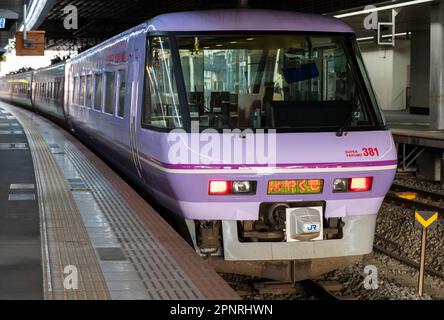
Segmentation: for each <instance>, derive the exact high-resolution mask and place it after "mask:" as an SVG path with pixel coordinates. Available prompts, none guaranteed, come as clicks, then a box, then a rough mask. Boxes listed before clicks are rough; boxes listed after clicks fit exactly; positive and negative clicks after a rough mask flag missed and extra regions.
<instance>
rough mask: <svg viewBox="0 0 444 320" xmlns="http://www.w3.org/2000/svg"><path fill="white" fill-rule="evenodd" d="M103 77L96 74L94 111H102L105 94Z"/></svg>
mask: <svg viewBox="0 0 444 320" xmlns="http://www.w3.org/2000/svg"><path fill="white" fill-rule="evenodd" d="M102 79H103V75H102V74H101V73H96V74H95V75H94V110H102V96H103V95H102V93H103V87H102V85H103V80H102Z"/></svg>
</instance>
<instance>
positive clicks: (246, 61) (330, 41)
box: [177, 34, 379, 131]
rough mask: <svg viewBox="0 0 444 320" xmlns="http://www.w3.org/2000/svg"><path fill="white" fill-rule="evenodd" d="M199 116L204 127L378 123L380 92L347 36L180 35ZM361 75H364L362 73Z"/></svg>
mask: <svg viewBox="0 0 444 320" xmlns="http://www.w3.org/2000/svg"><path fill="white" fill-rule="evenodd" d="M177 47H178V50H179V57H180V62H181V67H182V73H183V78H184V83H185V88H186V92H187V98H188V107H189V112H190V118H191V121H195V123H196V122H198V123H199V125H200V127H201V128H215V129H225V128H231V129H233V128H241V129H242V128H253V129H255V128H285V129H290V130H291V129H293V130H306V129H312V130H319V129H321V130H325V131H329V130H337V129H338V128H342V127H346V128H347V129H353V128H363V127H367V128H369V127H375V126H376V125H378V120H377V119H378V114H377V113H378V112H379V109H378V108H377V105H375V104H376V102H375V99H374V97H373V91H372V89H371V87H370V85H369V82H368V81H366V80H368V79H367V78H366V75H365V70H363V65H360V64H358V63H356V62H355V61H358V60H357V59H355V58H354V57H355V55H356V54H357V52H356V50H357V48H355V47H353V46H350V45H349V44H348V42H347V40H346V38H345V37H344V36H321V35H301V34H293V35H291V34H262V35H249V36H246V35H227V36H221V35H192V36H177ZM359 73H360V74H359Z"/></svg>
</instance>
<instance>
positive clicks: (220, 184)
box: [208, 180, 231, 195]
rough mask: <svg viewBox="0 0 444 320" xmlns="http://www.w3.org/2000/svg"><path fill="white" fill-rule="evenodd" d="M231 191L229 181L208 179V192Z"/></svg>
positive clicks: (227, 192) (223, 192)
mask: <svg viewBox="0 0 444 320" xmlns="http://www.w3.org/2000/svg"><path fill="white" fill-rule="evenodd" d="M230 192H231V182H230V181H222V180H218V181H210V188H209V190H208V194H216V195H217V194H229V193H230Z"/></svg>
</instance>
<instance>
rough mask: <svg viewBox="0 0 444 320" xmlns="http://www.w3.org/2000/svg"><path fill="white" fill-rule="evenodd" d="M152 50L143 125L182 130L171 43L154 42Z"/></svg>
mask: <svg viewBox="0 0 444 320" xmlns="http://www.w3.org/2000/svg"><path fill="white" fill-rule="evenodd" d="M148 49H149V50H147V52H149V54H147V61H146V66H145V98H144V104H143V106H144V109H143V115H142V124H145V125H150V126H154V127H159V128H178V127H182V116H181V114H180V110H179V97H178V94H177V88H176V81H175V77H174V70H173V61H172V56H171V49H170V44H169V40H168V38H166V37H155V38H150V39H149V41H148Z"/></svg>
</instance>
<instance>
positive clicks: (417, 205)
mask: <svg viewBox="0 0 444 320" xmlns="http://www.w3.org/2000/svg"><path fill="white" fill-rule="evenodd" d="M397 192H413V193H415V194H416V195H417V198H416V199H405V198H402V197H400V196H399V195H397ZM386 200H388V201H391V202H395V203H397V204H400V205H404V206H408V207H412V208H414V209H420V210H430V211H436V212H438V213H440V216H441V215H443V214H444V194H442V193H439V192H435V191H427V190H424V189H419V188H415V187H411V186H405V185H402V184H398V183H393V184H392V187H391V189H390V191H389V193H388V194H387V195H386Z"/></svg>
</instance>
